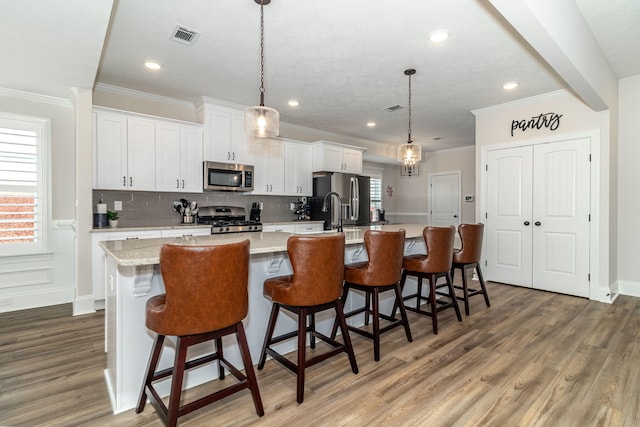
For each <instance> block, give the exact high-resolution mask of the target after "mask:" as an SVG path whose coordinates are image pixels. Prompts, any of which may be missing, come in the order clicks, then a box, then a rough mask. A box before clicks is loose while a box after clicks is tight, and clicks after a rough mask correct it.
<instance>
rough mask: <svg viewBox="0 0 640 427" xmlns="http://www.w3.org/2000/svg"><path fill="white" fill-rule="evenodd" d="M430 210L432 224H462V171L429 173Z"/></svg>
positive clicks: (443, 225) (441, 225) (446, 225)
mask: <svg viewBox="0 0 640 427" xmlns="http://www.w3.org/2000/svg"><path fill="white" fill-rule="evenodd" d="M429 211H430V216H431V225H435V226H438V227H448V226H450V225H454V226H456V227H457V226H458V225H459V224H460V173H459V172H453V173H442V174H430V175H429Z"/></svg>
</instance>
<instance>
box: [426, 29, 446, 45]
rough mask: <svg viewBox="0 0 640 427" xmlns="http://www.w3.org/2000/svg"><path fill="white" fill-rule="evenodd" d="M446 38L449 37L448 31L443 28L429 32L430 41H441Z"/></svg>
mask: <svg viewBox="0 0 640 427" xmlns="http://www.w3.org/2000/svg"><path fill="white" fill-rule="evenodd" d="M448 38H449V31H447V30H444V29H441V30H435V31H432V32H431V33H430V34H429V40H430V41H431V43H442V42H443V41H445V40H446V39H448Z"/></svg>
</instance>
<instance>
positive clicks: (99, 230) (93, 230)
mask: <svg viewBox="0 0 640 427" xmlns="http://www.w3.org/2000/svg"><path fill="white" fill-rule="evenodd" d="M179 228H211V226H210V225H207V224H175V225H164V226H163V225H157V226H148V227H147V226H145V227H115V228H114V227H104V228H91V229H89V232H91V233H102V232H105V231H106V232H114V231H147V230H177V229H179Z"/></svg>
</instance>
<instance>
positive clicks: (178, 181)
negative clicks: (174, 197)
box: [176, 179, 180, 188]
mask: <svg viewBox="0 0 640 427" xmlns="http://www.w3.org/2000/svg"><path fill="white" fill-rule="evenodd" d="M176 188H180V180H179V179H176Z"/></svg>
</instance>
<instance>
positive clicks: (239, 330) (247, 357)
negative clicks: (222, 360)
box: [220, 322, 264, 417]
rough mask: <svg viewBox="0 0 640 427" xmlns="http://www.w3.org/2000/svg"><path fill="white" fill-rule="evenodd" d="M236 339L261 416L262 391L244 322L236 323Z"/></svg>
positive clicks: (252, 394) (262, 412)
mask: <svg viewBox="0 0 640 427" xmlns="http://www.w3.org/2000/svg"><path fill="white" fill-rule="evenodd" d="M236 340H237V341H238V347H239V348H240V355H241V356H242V363H243V364H244V372H245V375H246V376H247V379H248V380H249V390H251V397H253V405H254V406H255V407H256V413H257V414H258V416H260V417H261V416H263V415H264V408H263V407H262V399H261V398H260V391H259V390H258V381H257V379H256V373H255V371H254V370H253V363H251V354H250V353H249V345H248V344H247V335H246V334H245V333H244V326H243V325H242V322H238V323H237V324H236ZM221 348H222V347H221ZM220 357H222V356H220Z"/></svg>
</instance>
